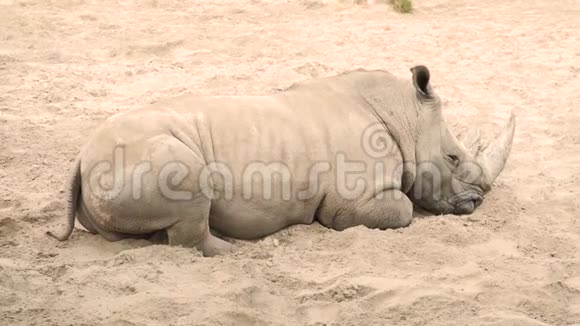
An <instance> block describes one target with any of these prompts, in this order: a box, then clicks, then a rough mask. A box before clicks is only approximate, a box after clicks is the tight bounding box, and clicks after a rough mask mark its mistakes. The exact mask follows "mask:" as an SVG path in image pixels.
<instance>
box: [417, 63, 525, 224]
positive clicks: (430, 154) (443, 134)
mask: <svg viewBox="0 0 580 326" xmlns="http://www.w3.org/2000/svg"><path fill="white" fill-rule="evenodd" d="M411 71H412V72H413V85H414V87H415V90H416V103H417V105H418V112H419V125H420V126H421V128H420V132H419V135H418V137H417V140H416V141H417V143H416V152H415V155H416V162H417V167H416V177H415V182H414V183H413V186H412V188H411V190H410V191H409V196H410V197H411V198H412V200H413V202H414V203H415V204H417V205H419V206H420V207H422V208H424V209H426V210H428V211H431V212H433V213H436V214H451V213H453V214H470V213H472V212H473V211H474V210H475V208H476V207H478V206H479V205H480V204H481V203H482V201H483V195H484V194H485V193H486V192H488V191H489V190H490V189H491V185H492V183H493V181H494V180H495V178H496V177H497V176H498V175H499V174H500V172H501V171H502V170H503V167H504V165H505V163H506V160H507V157H508V155H509V152H510V149H511V145H512V141H513V136H514V129H515V117H514V115H513V113H512V116H511V117H510V119H509V122H508V123H507V125H506V126H505V127H504V129H503V131H502V132H501V133H500V134H499V136H498V137H497V138H496V139H495V140H493V141H492V142H490V143H489V144H488V145H487V146H486V147H485V148H481V147H480V146H479V144H478V140H477V138H476V137H475V136H474V134H473V133H471V134H470V133H468V135H469V136H468V137H466V138H465V139H464V141H463V142H460V141H458V140H457V138H456V137H455V136H454V135H453V134H452V133H451V132H450V131H449V128H448V127H447V124H446V123H445V121H444V119H443V115H442V112H441V100H440V99H439V97H438V96H437V95H436V94H435V93H434V92H433V90H432V88H431V86H430V84H429V70H428V69H427V68H426V67H424V66H417V67H414V68H412V69H411ZM474 130H476V129H474Z"/></svg>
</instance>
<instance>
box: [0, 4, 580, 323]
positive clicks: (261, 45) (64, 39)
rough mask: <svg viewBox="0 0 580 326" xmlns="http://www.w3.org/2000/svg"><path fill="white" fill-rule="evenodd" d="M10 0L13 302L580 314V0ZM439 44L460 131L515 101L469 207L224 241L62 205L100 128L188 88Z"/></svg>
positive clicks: (59, 317) (47, 306) (43, 313)
mask: <svg viewBox="0 0 580 326" xmlns="http://www.w3.org/2000/svg"><path fill="white" fill-rule="evenodd" d="M415 2H416V3H415V8H416V11H415V13H414V14H412V15H400V14H397V13H395V12H393V11H392V9H391V8H390V7H388V6H386V5H381V4H378V5H376V6H373V7H372V8H368V7H367V6H364V5H363V6H358V5H350V4H342V5H338V4H336V3H332V2H329V3H328V4H327V5H320V4H318V3H317V2H315V1H314V0H312V1H261V0H251V1H246V0H240V1H233V0H226V1H223V0H219V1H218V0H205V1H177V0H168V1H156V0H144V1H141V0H118V1H89V0H62V1H60V0H59V1H44V2H41V1H33V0H25V1H20V0H0V324H2V325H97V324H107V325H260V324H271V325H304V324H306V325H390V324H398V325H423V324H429V325H450V324H453V325H547V324H550V325H569V324H574V323H576V324H578V323H580V222H579V221H580V200H579V199H578V196H579V195H580V186H579V185H580V132H579V131H578V128H579V125H580V114H579V109H580V102H579V97H578V91H579V90H580V82H579V78H578V77H579V72H580V65H579V64H580V41H579V39H578V37H579V31H580V2H578V1H576V0H560V1H557V2H554V1H553V0H535V1H523V0H513V1H503V0H501V1H500V0H487V1H481V0H475V1H472V0H453V1H445V0H424V1H415ZM418 63H424V64H426V65H428V66H429V67H430V69H431V71H432V81H433V84H434V87H435V88H436V90H437V91H438V92H439V93H440V95H441V96H442V97H444V98H445V99H446V101H445V112H446V118H447V119H448V121H449V123H450V124H451V125H453V126H454V129H455V130H456V131H457V132H458V133H459V132H462V131H463V130H465V128H466V127H467V126H469V125H473V124H479V125H480V127H481V128H482V131H483V132H484V134H485V135H488V137H491V135H492V134H493V132H494V131H496V130H497V129H498V128H499V127H500V126H501V125H502V124H503V122H504V120H505V119H506V118H507V117H508V115H509V111H510V110H511V109H513V110H515V112H516V113H517V115H518V127H517V132H516V138H515V141H514V146H513V150H512V155H511V157H510V160H509V163H508V165H507V167H506V169H505V171H504V173H503V174H502V175H501V177H500V178H499V179H498V180H497V182H496V186H495V188H494V190H493V191H492V192H491V193H490V194H489V195H488V196H487V198H486V201H485V203H484V205H483V206H482V207H480V208H479V209H478V210H477V211H476V212H475V213H474V214H472V215H470V216H463V217H458V216H438V217H430V218H423V219H417V220H415V221H414V223H413V224H412V225H411V226H410V227H408V228H406V229H403V230H397V231H384V232H382V231H375V230H368V229H365V228H363V227H359V228H354V229H349V230H347V231H344V232H335V231H331V230H328V229H326V228H324V227H322V226H321V225H318V224H314V225H309V226H296V227H291V228H289V229H286V230H284V231H282V232H279V233H277V234H275V235H273V236H270V237H268V238H266V239H263V240H261V241H256V242H242V241H237V242H236V246H237V248H238V249H237V250H236V251H235V252H234V253H232V254H230V255H228V256H224V257H219V258H204V257H201V256H200V254H199V253H198V252H196V251H192V250H186V249H178V248H170V247H167V246H152V245H151V244H150V243H148V242H146V241H121V242H117V243H109V242H107V241H105V240H103V239H102V238H101V237H100V236H95V235H90V234H88V233H86V232H82V231H81V230H78V229H77V230H76V231H75V232H74V234H73V236H72V238H71V239H70V240H69V241H68V242H65V243H57V242H56V241H54V240H53V239H49V238H47V237H46V236H45V235H44V232H45V231H46V230H47V229H55V228H59V227H62V226H63V224H64V219H65V218H64V202H65V198H64V196H63V189H64V185H65V180H66V175H67V173H68V171H69V169H70V168H71V164H72V160H73V159H74V158H75V156H76V154H77V151H78V149H79V148H80V146H81V145H82V144H83V143H84V142H85V141H86V139H87V137H88V135H89V134H90V132H91V130H93V129H94V128H95V126H97V125H98V124H99V123H100V122H102V121H103V120H104V119H105V118H106V117H108V116H110V115H111V114H114V113H116V112H120V111H125V110H128V109H131V108H135V107H137V106H139V105H142V104H146V103H149V102H151V101H153V100H155V99H159V98H163V97H166V96H172V95H178V94H181V93H185V92H193V93H203V94H265V93H271V92H275V91H276V90H277V89H279V88H284V87H287V86H289V85H290V84H292V83H294V82H296V81H300V80H304V79H308V78H312V77H316V76H326V75H331V74H335V73H339V72H343V71H346V70H351V69H356V68H360V67H362V68H367V69H374V68H381V69H387V70H390V71H392V72H393V73H395V74H398V75H401V76H405V77H409V76H410V73H409V68H410V67H411V66H412V65H415V64H418Z"/></svg>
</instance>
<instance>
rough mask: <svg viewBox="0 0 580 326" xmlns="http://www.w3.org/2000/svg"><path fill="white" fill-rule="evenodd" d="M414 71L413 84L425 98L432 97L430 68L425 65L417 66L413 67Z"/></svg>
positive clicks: (412, 70)
mask: <svg viewBox="0 0 580 326" xmlns="http://www.w3.org/2000/svg"><path fill="white" fill-rule="evenodd" d="M411 72H412V73H413V86H415V89H416V90H417V93H418V95H419V96H421V97H424V98H432V97H433V90H432V89H431V84H429V78H430V75H429V69H427V67H425V66H415V67H413V68H411Z"/></svg>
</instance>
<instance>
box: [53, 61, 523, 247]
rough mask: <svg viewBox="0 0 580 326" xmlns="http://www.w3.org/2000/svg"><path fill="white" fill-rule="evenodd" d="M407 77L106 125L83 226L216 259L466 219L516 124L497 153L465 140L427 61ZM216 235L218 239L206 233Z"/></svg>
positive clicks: (349, 79)
mask: <svg viewBox="0 0 580 326" xmlns="http://www.w3.org/2000/svg"><path fill="white" fill-rule="evenodd" d="M410 70H411V73H412V76H411V78H410V79H405V78H400V77H396V76H395V75H393V74H391V73H389V72H387V71H384V70H365V69H358V70H352V71H349V72H345V73H342V74H338V75H335V76H331V77H324V78H318V79H313V80H308V81H303V82H299V83H295V84H293V85H292V86H290V87H289V88H287V89H285V90H281V91H278V92H276V93H274V94H269V95H264V96H195V95H184V96H181V97H177V98H173V99H168V100H161V101H158V102H156V103H152V104H150V105H147V106H146V107H143V108H139V109H135V110H132V111H128V112H123V113H119V114H116V115H114V116H112V117H110V118H109V119H108V120H107V121H106V122H105V123H104V124H103V125H101V126H100V127H99V128H98V129H97V130H96V132H94V134H93V135H92V137H90V139H89V140H88V143H87V144H86V145H85V146H84V148H83V149H82V150H81V151H80V153H79V155H78V157H77V159H76V163H75V165H74V168H73V169H72V173H71V177H70V181H69V183H68V191H67V192H66V196H67V200H68V206H67V213H66V214H67V218H68V225H67V229H66V231H65V232H64V234H62V235H56V234H54V233H52V232H50V231H49V232H47V233H48V234H49V235H51V236H52V237H54V238H56V239H58V240H60V241H64V240H66V239H68V238H69V237H70V235H71V233H72V231H73V228H74V223H75V218H76V219H78V220H79V222H80V223H81V224H82V225H83V226H84V227H85V228H86V229H87V230H88V231H89V232H91V233H94V234H97V233H98V234H101V235H102V236H103V237H104V238H105V239H107V240H109V241H117V240H120V239H124V238H150V239H161V240H160V241H163V243H167V244H169V245H174V246H183V247H191V248H193V247H195V248H197V249H199V250H200V251H202V252H203V254H204V255H206V256H212V255H216V254H221V253H224V252H227V251H229V250H231V248H232V244H231V243H230V242H228V241H225V240H223V239H222V238H224V237H225V238H233V239H257V238H261V237H264V236H267V235H270V234H272V233H275V232H277V231H279V230H281V229H283V228H286V227H288V226H290V225H295V224H311V223H313V222H314V221H318V222H319V223H321V224H322V225H324V226H326V227H328V228H332V229H335V230H344V229H346V228H350V227H354V226H358V225H364V226H366V227H368V228H378V229H388V228H401V227H406V226H408V225H409V224H410V223H411V222H412V219H413V208H414V207H419V208H422V209H423V210H426V211H429V212H432V213H434V214H469V213H472V212H473V211H474V210H475V209H476V208H477V207H478V206H479V205H480V204H481V203H482V201H483V197H484V195H485V194H486V193H487V192H489V191H490V190H491V186H492V183H493V182H494V180H495V179H496V178H497V177H498V175H499V174H500V172H501V171H502V170H503V168H504V165H505V163H506V160H507V158H508V155H509V153H510V150H511V145H512V141H513V137H514V130H515V115H514V114H513V113H512V114H511V117H510V119H509V121H508V123H507V124H506V126H505V127H504V128H503V130H502V131H501V132H500V133H499V135H498V136H497V137H496V138H494V140H492V141H491V142H490V143H488V144H487V146H482V145H481V144H480V142H479V140H478V139H477V137H471V136H469V137H468V138H467V139H465V141H463V142H462V141H459V140H458V138H456V137H455V136H454V135H453V134H452V133H451V132H450V130H449V128H448V126H447V124H446V122H445V120H444V118H443V114H442V104H441V99H440V97H439V96H438V95H437V94H436V93H435V92H434V91H433V88H432V87H431V83H430V73H429V70H428V69H427V67H425V66H423V65H420V66H414V67H412V68H411V69H410ZM210 230H211V231H210Z"/></svg>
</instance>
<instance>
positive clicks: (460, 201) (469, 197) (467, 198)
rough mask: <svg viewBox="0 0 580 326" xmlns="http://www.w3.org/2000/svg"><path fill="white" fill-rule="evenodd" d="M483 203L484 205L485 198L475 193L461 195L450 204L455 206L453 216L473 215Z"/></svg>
mask: <svg viewBox="0 0 580 326" xmlns="http://www.w3.org/2000/svg"><path fill="white" fill-rule="evenodd" d="M481 203H483V197H482V196H481V195H479V194H477V193H474V192H469V193H467V194H461V195H458V196H455V197H454V198H452V200H450V204H452V205H453V206H454V209H453V214H457V215H461V214H471V213H473V211H474V210H475V209H476V208H477V207H479V206H480V205H481Z"/></svg>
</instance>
